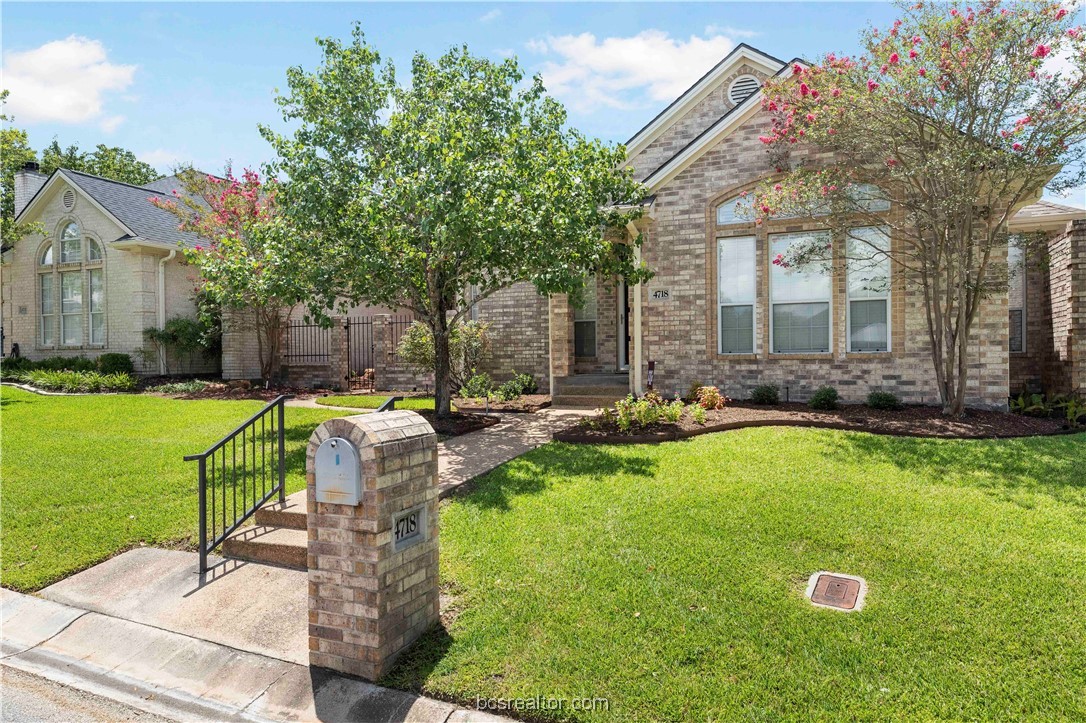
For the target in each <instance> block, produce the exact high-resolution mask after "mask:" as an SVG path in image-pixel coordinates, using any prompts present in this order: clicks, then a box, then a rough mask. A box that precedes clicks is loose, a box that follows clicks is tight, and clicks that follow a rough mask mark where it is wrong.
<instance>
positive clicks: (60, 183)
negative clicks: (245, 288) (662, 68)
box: [0, 164, 218, 374]
mask: <svg viewBox="0 0 1086 723" xmlns="http://www.w3.org/2000/svg"><path fill="white" fill-rule="evenodd" d="M176 188H179V184H178V181H177V179H176V178H175V177H172V176H171V177H168V178H163V179H159V180H157V181H154V182H153V183H150V184H148V185H146V186H133V185H130V184H127V183H121V182H119V181H113V180H109V179H106V178H100V177H98V176H92V175H90V174H86V173H80V172H78V171H71V170H68V169H58V170H57V171H54V172H53V173H52V174H50V175H49V176H46V175H44V174H41V173H38V172H37V164H28V165H27V167H26V168H23V169H21V170H19V171H17V172H16V174H15V199H14V200H15V213H16V218H17V220H18V221H19V222H28V223H30V222H36V223H39V224H40V225H41V227H42V231H43V234H32V235H30V236H27V237H26V238H23V239H20V240H19V241H18V242H17V243H16V244H15V245H14V247H13V248H12V249H10V250H9V251H7V252H6V253H5V254H4V256H3V260H2V265H0V276H2V288H0V291H2V294H0V299H2V305H0V306H2V316H0V318H2V320H3V333H4V338H3V352H4V354H5V355H6V354H10V353H11V352H12V350H13V348H14V346H15V345H18V350H19V353H20V354H21V355H22V356H24V357H28V358H30V359H42V358H45V357H52V356H80V355H85V356H88V357H92V358H93V357H96V356H98V355H100V354H103V353H106V352H118V353H123V354H128V355H130V356H131V357H132V360H133V362H134V363H135V365H136V370H137V371H138V372H140V373H142V374H159V373H162V372H164V371H165V370H166V369H167V368H170V369H171V371H177V370H179V368H180V366H179V364H178V360H174V359H164V358H163V357H162V356H161V355H155V354H148V353H144V351H143V350H145V349H146V347H147V344H146V343H145V340H144V336H143V330H144V329H146V328H148V327H158V328H161V327H162V326H163V324H164V323H165V322H166V320H168V319H171V318H173V317H177V316H181V317H189V318H192V317H195V315H196V307H195V304H194V303H193V301H192V296H193V293H192V292H193V287H194V282H195V272H194V271H193V270H192V269H190V268H188V267H186V266H184V265H183V264H182V263H181V262H182V254H181V253H180V251H179V249H180V247H182V246H187V245H192V244H195V243H196V236H195V235H193V234H189V233H182V232H181V231H178V229H177V219H176V218H175V217H174V216H173V215H171V214H169V213H167V212H166V211H163V210H161V209H159V208H156V207H155V206H153V205H152V204H151V203H150V202H149V201H148V199H149V198H150V197H151V196H166V195H168V194H170V193H171V192H172V191H173V190H174V189H176ZM184 363H185V367H184V371H186V372H209V371H215V370H217V368H218V361H217V360H202V359H195V360H187V359H186V360H184ZM167 365H169V367H167Z"/></svg>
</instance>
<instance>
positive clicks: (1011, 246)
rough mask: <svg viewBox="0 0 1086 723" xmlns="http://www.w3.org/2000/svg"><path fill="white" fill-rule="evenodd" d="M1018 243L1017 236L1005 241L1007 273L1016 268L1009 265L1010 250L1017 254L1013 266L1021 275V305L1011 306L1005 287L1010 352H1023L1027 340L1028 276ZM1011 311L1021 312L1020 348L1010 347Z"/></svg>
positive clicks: (1024, 256) (1012, 271)
mask: <svg viewBox="0 0 1086 723" xmlns="http://www.w3.org/2000/svg"><path fill="white" fill-rule="evenodd" d="M1019 243H1020V240H1019V238H1018V237H1017V236H1011V238H1010V240H1009V242H1008V243H1007V270H1008V272H1009V273H1014V272H1015V270H1016V269H1014V268H1012V266H1011V254H1012V252H1014V253H1017V254H1018V261H1017V263H1016V264H1015V266H1016V267H1017V272H1018V273H1020V274H1021V275H1022V305H1021V306H1011V301H1010V288H1009V286H1008V289H1007V351H1008V352H1009V353H1011V354H1025V353H1026V349H1027V342H1026V327H1027V324H1026V308H1027V305H1028V301H1027V300H1026V283H1027V281H1028V276H1027V274H1026V252H1025V249H1023V248H1022V247H1021V246H1020V245H1019ZM1012 311H1019V312H1021V314H1022V348H1021V349H1012V348H1011V339H1010V321H1011V312H1012Z"/></svg>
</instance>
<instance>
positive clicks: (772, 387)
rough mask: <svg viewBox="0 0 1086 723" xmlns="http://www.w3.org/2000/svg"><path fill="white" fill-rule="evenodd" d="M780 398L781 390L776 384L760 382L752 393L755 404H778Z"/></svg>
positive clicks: (751, 399) (751, 398)
mask: <svg viewBox="0 0 1086 723" xmlns="http://www.w3.org/2000/svg"><path fill="white" fill-rule="evenodd" d="M780 400H781V392H780V388H779V387H777V385H776V384H759V385H758V386H756V387H754V390H753V391H752V392H751V393H750V401H752V402H754V403H755V404H777V403H778V402H780Z"/></svg>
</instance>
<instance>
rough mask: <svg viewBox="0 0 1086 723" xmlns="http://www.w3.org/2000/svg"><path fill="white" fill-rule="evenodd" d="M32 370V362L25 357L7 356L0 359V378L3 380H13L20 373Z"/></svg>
mask: <svg viewBox="0 0 1086 723" xmlns="http://www.w3.org/2000/svg"><path fill="white" fill-rule="evenodd" d="M33 368H34V362H32V361H30V360H29V359H27V358H26V357H25V356H9V357H4V358H3V359H0V377H2V378H4V379H14V378H15V376H16V375H17V374H19V373H20V372H25V371H29V370H31V369H33Z"/></svg>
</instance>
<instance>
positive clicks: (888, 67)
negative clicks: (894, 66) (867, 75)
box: [879, 63, 890, 75]
mask: <svg viewBox="0 0 1086 723" xmlns="http://www.w3.org/2000/svg"><path fill="white" fill-rule="evenodd" d="M889 70H890V66H889V65H886V64H885V63H884V64H883V66H882V67H881V68H879V72H880V73H882V74H883V75H886V73H887V71H889Z"/></svg>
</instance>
